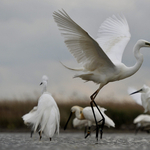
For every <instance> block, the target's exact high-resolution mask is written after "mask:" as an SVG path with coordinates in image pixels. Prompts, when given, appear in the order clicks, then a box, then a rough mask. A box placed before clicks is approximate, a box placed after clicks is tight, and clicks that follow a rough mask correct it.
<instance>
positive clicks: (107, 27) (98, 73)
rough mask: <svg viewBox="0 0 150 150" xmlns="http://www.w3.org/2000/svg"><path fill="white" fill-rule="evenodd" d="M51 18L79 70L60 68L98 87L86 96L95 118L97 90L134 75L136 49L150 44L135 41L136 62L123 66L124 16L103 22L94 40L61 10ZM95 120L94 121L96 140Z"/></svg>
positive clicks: (138, 64) (139, 62) (140, 58)
mask: <svg viewBox="0 0 150 150" xmlns="http://www.w3.org/2000/svg"><path fill="white" fill-rule="evenodd" d="M53 17H54V20H55V22H56V23H57V25H58V27H59V29H60V31H61V32H62V35H63V36H64V38H65V43H66V45H67V47H68V49H69V51H70V52H71V53H72V55H73V56H74V57H75V58H76V60H77V62H78V63H81V64H82V67H80V68H75V69H72V68H69V67H67V66H65V65H64V66H65V67H66V68H68V69H71V70H75V71H83V73H81V74H79V75H75V76H74V77H80V78H81V79H83V80H85V81H93V82H95V83H96V84H100V85H99V88H98V89H97V90H96V91H95V92H94V93H93V94H92V95H91V96H90V98H91V102H90V105H91V107H92V110H93V115H94V118H95V113H94V109H93V103H94V104H95V106H96V107H97V109H98V110H99V108H98V106H97V104H96V102H95V100H94V99H95V97H96V96H97V94H98V93H99V91H100V90H101V89H102V87H103V86H105V85H106V84H108V83H109V82H113V81H118V80H122V79H124V78H127V77H129V76H131V75H133V74H134V73H136V72H137V71H138V70H139V68H140V67H141V65H142V63H143V55H142V54H141V53H140V48H142V47H150V43H149V42H147V41H145V40H138V41H137V43H136V44H135V46H134V48H133V52H134V56H135V58H136V60H137V62H136V64H135V65H134V66H132V67H127V66H125V65H124V64H123V63H122V62H121V61H122V55H123V52H124V49H125V47H126V45H127V43H128V41H129V40H130V32H129V26H128V23H127V21H126V19H125V18H124V17H122V18H121V17H116V16H112V17H111V18H108V19H106V20H105V21H104V22H103V23H102V25H101V26H100V28H99V31H98V38H97V39H96V40H94V39H93V38H92V37H91V36H90V35H89V34H88V33H87V32H86V31H85V30H84V29H82V28H81V27H80V26H79V25H78V24H77V23H75V22H74V21H73V20H72V19H71V18H70V16H69V15H68V14H67V13H66V12H65V11H64V10H62V11H59V12H54V13H53ZM99 113H100V115H101V116H102V130H103V126H104V124H105V118H104V116H103V114H102V113H101V112H100V110H99ZM98 121H99V120H98ZM98 121H97V118H95V123H96V127H97V132H96V138H97V139H98V123H97V122H98ZM101 136H102V132H101Z"/></svg>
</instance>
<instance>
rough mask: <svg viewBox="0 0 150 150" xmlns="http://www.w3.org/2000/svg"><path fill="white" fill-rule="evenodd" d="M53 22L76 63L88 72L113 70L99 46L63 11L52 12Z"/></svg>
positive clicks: (112, 65)
mask: <svg viewBox="0 0 150 150" xmlns="http://www.w3.org/2000/svg"><path fill="white" fill-rule="evenodd" d="M53 17H54V20H55V22H56V23H57V25H58V27H59V28H60V30H61V32H62V35H63V36H64V37H65V43H66V45H67V47H68V49H69V51H70V52H71V53H72V55H73V56H74V57H75V58H76V60H77V62H78V63H82V64H83V67H84V68H85V69H86V70H88V71H93V70H95V69H103V68H106V67H110V68H111V69H112V68H114V64H113V63H112V61H111V60H110V59H109V58H108V57H107V55H106V54H105V52H104V51H103V50H102V49H101V47H100V46H99V44H98V43H97V42H96V41H95V40H94V39H93V38H92V37H91V36H90V35H89V34H88V33H87V32H86V31H85V30H83V29H82V28H81V27H80V26H79V25H78V24H76V23H75V22H74V21H73V20H72V19H71V18H70V17H69V15H68V14H67V13H66V12H65V11H64V10H62V11H59V13H58V12H54V14H53Z"/></svg>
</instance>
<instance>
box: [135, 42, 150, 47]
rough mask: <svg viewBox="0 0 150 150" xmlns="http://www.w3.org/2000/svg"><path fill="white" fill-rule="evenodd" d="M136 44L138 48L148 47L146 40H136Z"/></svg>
mask: <svg viewBox="0 0 150 150" xmlns="http://www.w3.org/2000/svg"><path fill="white" fill-rule="evenodd" d="M137 44H138V45H139V46H140V47H150V42H148V41H146V40H138V41H137Z"/></svg>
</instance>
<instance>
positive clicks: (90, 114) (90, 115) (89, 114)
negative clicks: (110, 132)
mask: <svg viewBox="0 0 150 150" xmlns="http://www.w3.org/2000/svg"><path fill="white" fill-rule="evenodd" d="M93 108H94V111H95V115H96V119H97V120H99V121H100V120H102V117H101V116H100V115H99V111H98V110H97V108H96V107H93ZM99 109H100V111H101V112H102V114H103V116H104V117H105V126H107V127H115V123H114V122H113V120H112V119H110V118H109V117H108V116H107V115H106V114H105V111H106V109H105V108H102V107H100V106H99ZM82 113H83V116H84V117H85V118H86V119H87V120H90V121H91V122H93V123H95V119H94V116H93V112H92V108H91V107H85V108H84V109H83V111H82ZM100 123H102V122H100Z"/></svg>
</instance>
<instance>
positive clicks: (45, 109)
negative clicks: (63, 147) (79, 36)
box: [22, 76, 60, 140]
mask: <svg viewBox="0 0 150 150" xmlns="http://www.w3.org/2000/svg"><path fill="white" fill-rule="evenodd" d="M47 82H48V77H47V76H43V78H42V82H41V85H42V84H43V94H42V95H41V97H40V98H39V100H38V106H37V107H34V109H33V110H32V111H30V112H29V113H28V114H26V115H24V116H23V117H22V118H23V120H24V123H25V124H30V125H32V126H33V127H32V128H33V130H34V132H35V131H37V129H38V131H39V132H40V138H41V137H42V133H44V134H45V135H46V136H47V137H49V138H50V140H51V138H52V137H53V135H54V133H55V132H56V133H58V134H59V122H60V114H59V109H58V106H57V104H56V102H55V100H54V99H53V97H52V96H51V94H50V93H48V92H47V91H46V89H47Z"/></svg>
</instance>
